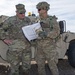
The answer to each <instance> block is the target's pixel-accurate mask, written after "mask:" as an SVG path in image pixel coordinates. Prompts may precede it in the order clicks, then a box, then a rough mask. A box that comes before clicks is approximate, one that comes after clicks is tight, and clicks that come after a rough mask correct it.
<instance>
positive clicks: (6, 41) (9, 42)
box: [3, 39, 12, 45]
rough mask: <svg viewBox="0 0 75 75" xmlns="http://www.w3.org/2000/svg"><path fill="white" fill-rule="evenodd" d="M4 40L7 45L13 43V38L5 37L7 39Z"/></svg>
mask: <svg viewBox="0 0 75 75" xmlns="http://www.w3.org/2000/svg"><path fill="white" fill-rule="evenodd" d="M3 41H4V43H6V44H7V45H9V44H12V40H8V39H5V40H3Z"/></svg>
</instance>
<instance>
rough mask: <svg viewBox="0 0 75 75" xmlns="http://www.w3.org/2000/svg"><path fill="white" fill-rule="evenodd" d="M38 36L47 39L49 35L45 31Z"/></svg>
mask: <svg viewBox="0 0 75 75" xmlns="http://www.w3.org/2000/svg"><path fill="white" fill-rule="evenodd" d="M38 35H39V37H41V38H46V37H47V33H46V32H45V31H42V32H40V33H39V34H38Z"/></svg>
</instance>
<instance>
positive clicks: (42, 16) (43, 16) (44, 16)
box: [40, 13, 48, 18]
mask: <svg viewBox="0 0 75 75" xmlns="http://www.w3.org/2000/svg"><path fill="white" fill-rule="evenodd" d="M40 17H41V18H47V17H48V14H47V13H44V14H42V15H40Z"/></svg>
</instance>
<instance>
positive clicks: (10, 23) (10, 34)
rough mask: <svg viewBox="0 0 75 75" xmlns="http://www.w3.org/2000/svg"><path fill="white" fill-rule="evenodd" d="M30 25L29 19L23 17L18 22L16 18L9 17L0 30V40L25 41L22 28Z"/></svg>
mask: <svg viewBox="0 0 75 75" xmlns="http://www.w3.org/2000/svg"><path fill="white" fill-rule="evenodd" d="M28 24H30V19H29V18H28V17H25V18H24V19H23V20H20V19H19V18H18V17H17V16H12V17H9V18H8V19H7V20H6V21H5V22H4V23H3V26H2V28H1V29H0V39H11V40H14V39H21V40H25V37H24V35H23V32H22V27H23V26H26V25H28Z"/></svg>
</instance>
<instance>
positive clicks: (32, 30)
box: [22, 23, 41, 41]
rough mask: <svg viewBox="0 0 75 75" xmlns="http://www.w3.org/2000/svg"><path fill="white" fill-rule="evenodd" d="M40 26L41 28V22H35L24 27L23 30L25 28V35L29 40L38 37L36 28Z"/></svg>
mask: <svg viewBox="0 0 75 75" xmlns="http://www.w3.org/2000/svg"><path fill="white" fill-rule="evenodd" d="M39 28H41V25H40V23H35V24H32V25H28V26H24V27H22V30H23V33H24V35H25V37H26V38H27V39H28V40H29V41H31V40H33V39H36V38H37V37H38V35H37V34H36V30H37V29H39Z"/></svg>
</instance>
